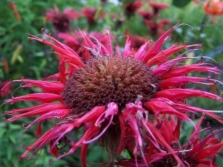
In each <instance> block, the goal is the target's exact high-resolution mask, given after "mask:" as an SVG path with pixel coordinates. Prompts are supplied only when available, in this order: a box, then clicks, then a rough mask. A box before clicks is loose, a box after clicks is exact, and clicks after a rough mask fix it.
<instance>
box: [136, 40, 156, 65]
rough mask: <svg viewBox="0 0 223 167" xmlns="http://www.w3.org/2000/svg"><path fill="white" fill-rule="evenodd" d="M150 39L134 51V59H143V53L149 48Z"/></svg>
mask: <svg viewBox="0 0 223 167" xmlns="http://www.w3.org/2000/svg"><path fill="white" fill-rule="evenodd" d="M151 42H152V41H148V42H146V43H145V44H143V45H142V46H141V47H140V48H139V50H138V51H137V52H136V53H135V56H134V58H135V59H136V60H141V61H142V60H143V57H144V55H145V54H146V52H147V50H148V49H149V48H150V44H151Z"/></svg>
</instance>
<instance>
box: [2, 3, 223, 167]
mask: <svg viewBox="0 0 223 167" xmlns="http://www.w3.org/2000/svg"><path fill="white" fill-rule="evenodd" d="M132 1H133V0H123V1H118V0H116V1H107V2H106V3H105V2H104V3H103V2H102V1H100V0H80V1H79V0H65V1H61V0H38V1H34V0H14V1H8V0H0V88H1V87H2V86H3V82H5V81H10V80H14V79H19V78H21V77H25V78H32V79H41V78H44V77H46V76H49V75H51V74H54V73H56V72H57V71H58V59H57V58H56V56H55V55H54V54H53V53H52V52H53V51H52V49H51V48H50V47H47V46H44V45H43V44H41V43H39V42H36V41H30V40H28V38H27V37H28V34H33V35H36V36H41V35H40V34H41V29H42V28H44V29H45V32H47V33H49V32H50V33H51V34H52V36H56V33H57V31H56V30H55V28H54V26H53V24H52V22H50V21H49V22H47V20H46V10H47V9H53V8H54V5H57V7H58V8H59V10H60V11H61V12H62V11H63V10H64V9H66V8H67V7H71V8H73V9H74V10H75V11H76V12H77V13H81V11H82V9H83V8H85V7H87V6H88V7H92V8H97V12H96V14H95V16H94V19H95V23H94V24H90V23H89V22H88V21H87V19H86V17H84V16H80V17H79V18H78V19H76V20H72V21H71V30H78V29H84V30H86V31H88V32H91V31H103V32H104V31H105V29H106V28H109V29H110V30H111V33H112V34H113V35H114V36H117V37H121V36H123V35H128V34H133V35H138V36H141V37H144V38H147V39H153V41H155V40H156V39H157V38H158V36H159V34H158V33H157V29H156V28H153V29H152V28H151V27H149V26H148V25H146V24H145V23H144V22H143V18H142V16H141V15H140V14H139V13H138V12H133V13H131V12H132V10H130V14H126V8H125V4H127V3H129V2H132ZM153 1H154V2H165V3H167V4H168V6H169V7H168V8H166V9H165V10H162V11H160V13H159V15H158V16H157V17H156V18H155V19H152V20H151V21H152V22H153V23H158V22H159V21H160V20H168V21H169V24H168V25H167V26H166V27H164V28H163V29H162V30H163V31H165V30H167V29H168V28H170V27H171V26H173V25H175V24H176V23H178V22H180V23H185V25H182V26H180V27H179V28H177V30H175V31H174V32H173V34H172V36H171V40H168V41H167V43H166V44H165V46H164V47H168V46H170V45H171V44H173V43H175V42H178V43H180V44H182V43H187V44H194V43H201V44H202V48H201V50H199V51H196V52H193V53H190V55H189V56H207V57H211V58H213V59H215V60H216V61H217V62H219V64H222V62H223V33H222V30H223V17H222V16H221V15H219V16H211V15H207V14H206V13H205V12H204V10H203V8H202V3H203V2H204V1H201V4H198V5H197V4H195V3H193V2H192V1H190V0H184V1H176V0H173V1H172V0H153ZM142 2H143V4H144V5H142V6H141V8H140V9H139V11H140V10H144V11H151V7H149V5H148V1H147V0H142ZM10 4H11V5H12V4H14V5H16V9H13V7H12V6H11V7H10ZM128 12H129V11H128ZM102 13H104V14H103V15H104V16H103V17H100V14H102ZM18 14H19V16H18ZM19 17H20V18H19ZM152 30H153V31H152ZM115 40H116V41H117V42H119V43H120V44H121V47H123V42H124V39H123V38H116V39H115ZM206 61H207V62H210V63H213V64H215V65H216V63H215V62H214V61H211V60H210V59H207V60H206ZM221 69H222V67H221ZM215 79H218V80H221V81H223V77H222V75H221V76H218V77H217V78H215ZM193 86H194V85H193ZM18 87H19V84H17V83H15V84H13V85H12V86H11V88H10V90H11V91H10V92H8V93H7V94H6V95H4V96H3V95H2V96H0V98H1V99H0V104H2V103H3V102H4V100H5V99H8V98H10V94H12V93H13V95H14V96H18V95H22V94H27V93H29V92H35V91H38V90H36V89H34V88H32V89H29V90H25V89H24V90H23V89H17V88H18ZM201 89H204V90H207V91H211V92H212V93H216V94H219V95H220V94H222V90H223V89H222V86H221V85H215V86H212V87H210V86H209V87H208V86H206V87H204V88H203V87H202V88H201ZM188 102H189V103H195V104H196V105H197V106H200V107H203V108H206V109H212V110H223V105H222V104H221V103H216V102H212V101H207V100H201V99H196V100H195V99H191V100H189V101H188ZM28 106H32V104H31V103H28V102H20V103H16V104H13V105H12V106H10V105H3V106H1V107H0V114H3V113H4V112H5V111H7V110H11V109H12V108H23V107H28ZM4 117H5V116H4V115H1V116H0V166H2V167H11V166H13V165H16V166H17V167H31V166H36V167H48V166H51V167H60V166H63V167H79V166H80V163H79V155H80V150H78V151H77V152H75V153H74V154H73V155H72V156H69V157H65V158H63V159H61V160H58V161H55V162H54V163H52V164H49V161H50V160H51V159H52V158H53V157H52V156H51V155H49V154H48V149H47V148H46V149H43V150H42V151H41V152H40V153H39V154H38V155H37V156H36V157H34V158H33V159H31V160H26V159H23V160H20V161H19V162H18V163H17V161H18V158H19V156H20V155H21V154H22V153H23V152H24V150H25V146H26V145H30V144H31V143H32V142H33V141H35V137H33V136H34V131H35V129H34V128H31V129H29V130H28V131H27V132H25V133H24V130H23V128H22V125H23V124H27V123H28V122H30V120H27V119H21V120H19V121H16V122H13V123H9V124H6V123H4ZM209 121H210V122H212V120H209ZM212 124H213V127H219V126H221V125H218V124H215V123H212ZM49 127H50V124H44V128H45V129H48V128H49ZM183 128H184V131H183V132H182V134H181V136H182V138H183V139H185V138H186V137H187V136H188V133H189V132H191V131H192V127H191V126H190V125H189V124H185V125H184V126H183ZM77 136H78V134H77ZM74 138H75V137H74ZM183 139H182V140H183ZM90 150H91V151H89V153H88V159H87V160H88V162H92V163H89V166H92V167H94V166H99V165H97V164H94V163H93V162H103V161H106V160H107V155H106V153H105V151H104V150H103V149H102V148H100V147H97V146H92V147H91V148H90ZM218 163H219V166H223V160H222V157H219V159H218Z"/></svg>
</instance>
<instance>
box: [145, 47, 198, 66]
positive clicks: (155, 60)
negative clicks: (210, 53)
mask: <svg viewBox="0 0 223 167" xmlns="http://www.w3.org/2000/svg"><path fill="white" fill-rule="evenodd" d="M200 46H201V45H199V44H194V45H181V46H177V44H174V45H172V46H171V47H169V48H168V49H166V50H163V51H162V52H159V53H158V54H157V55H155V56H154V57H152V58H151V59H150V60H149V61H148V63H147V64H148V66H153V65H156V64H158V65H159V64H161V63H163V62H165V61H166V60H168V59H169V57H170V56H171V55H172V54H174V53H176V52H178V51H180V50H181V49H185V48H193V47H200Z"/></svg>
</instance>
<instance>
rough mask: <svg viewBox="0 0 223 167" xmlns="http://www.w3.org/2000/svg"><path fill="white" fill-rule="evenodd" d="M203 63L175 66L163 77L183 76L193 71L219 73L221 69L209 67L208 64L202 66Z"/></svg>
mask: <svg viewBox="0 0 223 167" xmlns="http://www.w3.org/2000/svg"><path fill="white" fill-rule="evenodd" d="M202 65H203V63H201V64H192V65H188V66H182V67H174V68H172V69H171V70H170V71H168V73H166V74H165V75H163V76H162V79H167V78H172V77H177V76H183V75H187V74H189V73H191V72H212V73H215V74H218V73H219V72H220V70H219V69H218V68H217V67H208V66H202Z"/></svg>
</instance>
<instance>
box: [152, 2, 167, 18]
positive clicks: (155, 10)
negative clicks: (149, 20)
mask: <svg viewBox="0 0 223 167" xmlns="http://www.w3.org/2000/svg"><path fill="white" fill-rule="evenodd" d="M149 5H150V6H151V7H152V9H153V14H154V15H158V14H159V12H160V10H163V9H166V8H168V5H167V4H166V3H155V2H152V1H150V2H149Z"/></svg>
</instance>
